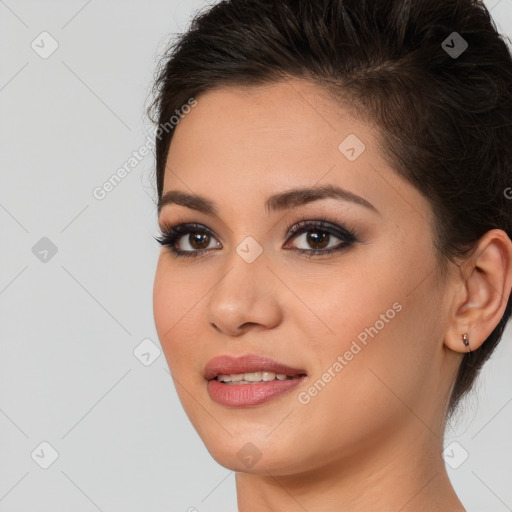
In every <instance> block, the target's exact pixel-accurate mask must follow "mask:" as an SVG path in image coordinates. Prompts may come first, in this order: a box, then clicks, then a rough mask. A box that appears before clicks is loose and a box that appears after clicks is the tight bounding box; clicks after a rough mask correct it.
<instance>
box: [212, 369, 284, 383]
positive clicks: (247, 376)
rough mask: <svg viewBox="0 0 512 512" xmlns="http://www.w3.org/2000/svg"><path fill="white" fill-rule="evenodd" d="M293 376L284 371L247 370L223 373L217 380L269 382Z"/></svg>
mask: <svg viewBox="0 0 512 512" xmlns="http://www.w3.org/2000/svg"><path fill="white" fill-rule="evenodd" d="M291 378H292V377H288V376H287V375H285V374H284V373H274V372H266V371H260V372H247V373H231V374H229V375H225V374H221V375H217V380H218V381H220V382H240V383H246V382H247V383H249V382H262V381H263V382H269V381H271V380H276V379H277V380H287V379H291Z"/></svg>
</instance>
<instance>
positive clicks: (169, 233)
mask: <svg viewBox="0 0 512 512" xmlns="http://www.w3.org/2000/svg"><path fill="white" fill-rule="evenodd" d="M286 232H287V234H288V235H289V237H288V240H287V241H289V240H290V239H292V238H295V237H297V236H298V235H301V234H303V233H308V232H320V233H327V234H329V235H334V236H335V237H336V238H339V239H341V240H342V242H340V244H338V245H337V246H335V247H334V248H331V249H324V250H319V249H311V250H308V249H296V250H297V251H299V253H301V254H304V255H305V257H306V258H310V257H312V256H315V255H327V254H332V253H334V252H338V251H341V250H344V249H347V248H348V247H350V246H351V245H352V244H354V243H355V242H357V241H358V236H357V233H356V232H355V231H354V230H350V229H347V228H344V227H341V226H338V225H337V224H333V223H331V222H329V220H327V219H324V218H320V219H318V220H314V221H308V220H306V219H304V218H303V219H301V220H300V221H299V222H297V223H296V224H292V225H290V226H288V228H287V229H286ZM191 233H200V234H204V235H209V236H212V237H214V234H213V232H212V231H210V230H209V229H208V228H206V227H204V226H202V225H201V224H196V223H181V224H175V225H165V226H164V227H163V229H162V232H161V235H160V236H159V237H153V238H154V239H155V240H156V241H157V242H158V243H159V244H160V245H161V246H166V247H167V248H168V249H169V251H170V252H171V253H172V254H174V255H175V256H176V257H185V258H197V257H198V256H200V255H202V254H204V253H205V252H207V251H209V250H210V249H199V250H195V251H182V250H180V249H177V248H176V242H178V240H179V239H180V238H181V237H182V236H183V235H186V234H191ZM214 250H215V249H214Z"/></svg>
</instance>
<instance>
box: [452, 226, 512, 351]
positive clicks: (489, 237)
mask: <svg viewBox="0 0 512 512" xmlns="http://www.w3.org/2000/svg"><path fill="white" fill-rule="evenodd" d="M458 283H459V285H460V286H459V289H458V290H457V291H456V293H455V294H454V297H455V300H454V302H453V308H452V310H453V312H452V313H451V316H452V318H451V320H452V321H451V322H450V329H449V331H448V332H447V333H446V336H445V340H444V341H445V345H446V346H447V347H448V348H450V349H451V350H454V351H456V352H468V351H469V350H476V349H477V348H478V347H480V346H481V345H482V343H483V342H484V341H485V340H486V339H487V337H488V336H489V335H490V334H491V332H492V331H493V330H494V328H495V327H496V326H497V325H498V323H499V321H500V320H501V317H502V316H503V313H504V312H505V308H506V306H507V301H508V298H509V296H510V290H511V288H512V241H511V240H510V238H509V237H508V235H507V234H506V233H505V232H504V231H503V230H501V229H492V230H490V231H488V232H487V233H485V235H483V236H482V238H481V239H480V240H479V242H478V245H477V247H476V249H475V251H474V252H473V253H472V255H471V256H470V257H469V258H468V259H467V260H466V261H465V262H464V263H463V264H462V265H461V267H460V278H459V280H458ZM464 333H467V335H468V342H469V347H466V346H465V345H464V343H463V341H462V335H463V334H464Z"/></svg>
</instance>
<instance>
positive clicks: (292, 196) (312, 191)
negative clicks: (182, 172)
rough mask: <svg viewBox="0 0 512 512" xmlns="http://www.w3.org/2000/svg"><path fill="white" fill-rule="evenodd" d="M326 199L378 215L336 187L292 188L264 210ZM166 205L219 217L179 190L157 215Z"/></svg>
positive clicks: (214, 210) (164, 199)
mask: <svg viewBox="0 0 512 512" xmlns="http://www.w3.org/2000/svg"><path fill="white" fill-rule="evenodd" d="M328 198H333V199H338V200H341V201H349V202H352V203H355V204H358V205H360V206H364V207H365V208H368V209H370V210H373V211H374V212H376V213H379V211H378V210H377V208H375V206H373V204H371V203H370V202H368V201H367V200H366V199H364V198H362V197H360V196H358V195H356V194H354V193H353V192H350V191H349V190H345V189H344V188H341V187H338V186H336V185H323V186H320V187H311V188H294V189H291V190H287V191H285V192H280V193H278V194H274V195H272V196H270V197H269V198H268V199H267V200H266V201H265V210H267V211H268V212H272V211H282V210H287V209H290V208H296V207H298V206H301V205H305V204H308V203H311V202H313V201H318V200H320V199H328ZM168 204H178V205H181V206H185V207H187V208H190V209H192V210H197V211H199V212H201V213H204V214H206V215H214V216H217V217H218V215H219V211H218V209H217V207H216V206H215V204H214V203H213V202H212V201H210V200H209V199H207V198H205V197H202V196H199V195H197V194H189V193H187V192H181V191H179V190H170V191H168V192H166V193H165V194H163V195H162V197H161V199H160V200H159V201H158V215H160V212H161V210H162V208H163V207H164V206H166V205H168Z"/></svg>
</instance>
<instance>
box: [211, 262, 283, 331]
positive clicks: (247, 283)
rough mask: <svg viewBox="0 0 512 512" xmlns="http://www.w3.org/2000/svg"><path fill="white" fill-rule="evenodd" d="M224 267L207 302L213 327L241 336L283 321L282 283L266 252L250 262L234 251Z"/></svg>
mask: <svg viewBox="0 0 512 512" xmlns="http://www.w3.org/2000/svg"><path fill="white" fill-rule="evenodd" d="M226 268H227V270H226ZM223 270H224V272H223V276H221V277H220V278H219V281H218V282H217V284H216V285H215V286H214V287H213V289H212V292H211V294H210V295H209V300H208V302H207V303H206V311H205V318H206V321H207V323H208V324H209V325H210V326H211V327H212V329H214V330H216V331H217V332H219V333H222V334H225V335H227V336H240V335H242V334H243V333H244V332H246V331H247V330H266V329H272V328H275V327H276V326H277V325H279V323H280V322H281V320H282V312H283V310H282V307H281V303H280V300H279V289H280V288H279V284H280V283H279V280H278V279H276V277H275V276H274V274H273V273H272V272H271V271H270V270H269V268H268V267H267V261H266V259H265V258H264V257H263V255H261V256H260V257H259V258H258V259H256V261H253V262H252V263H247V262H246V261H244V259H242V258H241V257H240V256H239V255H238V254H237V253H236V252H234V254H233V257H232V258H230V259H229V263H228V264H227V265H226V267H223Z"/></svg>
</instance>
